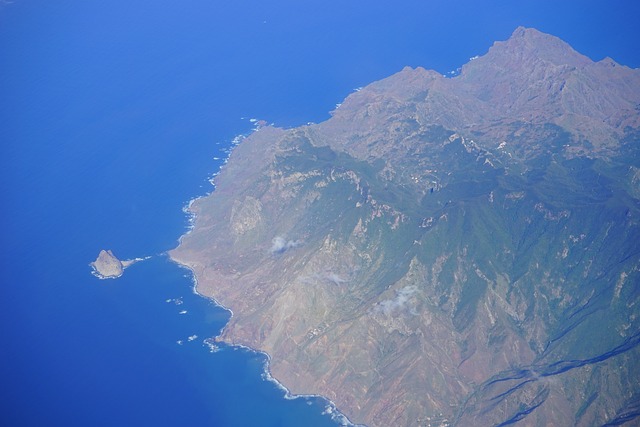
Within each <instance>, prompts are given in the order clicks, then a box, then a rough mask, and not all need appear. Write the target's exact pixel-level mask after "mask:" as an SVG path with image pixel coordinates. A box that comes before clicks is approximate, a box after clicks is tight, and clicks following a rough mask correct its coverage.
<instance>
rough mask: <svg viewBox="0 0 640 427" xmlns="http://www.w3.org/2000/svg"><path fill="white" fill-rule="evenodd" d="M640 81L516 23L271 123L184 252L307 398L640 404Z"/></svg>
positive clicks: (632, 407)
mask: <svg viewBox="0 0 640 427" xmlns="http://www.w3.org/2000/svg"><path fill="white" fill-rule="evenodd" d="M639 105H640V71H639V70H634V69H630V68H627V67H624V66H621V65H618V64H616V63H615V62H614V61H612V60H611V59H605V60H602V61H599V62H593V61H592V60H590V59H589V58H587V57H585V56H582V55H580V54H579V53H577V52H575V51H574V50H573V49H572V48H571V47H570V46H569V45H567V44H566V43H564V42H562V41H561V40H559V39H558V38H556V37H553V36H550V35H546V34H543V33H540V32H539V31H537V30H533V29H525V28H518V29H516V31H515V32H514V33H513V35H512V36H511V38H509V39H508V40H507V41H505V42H498V43H495V44H494V45H493V46H492V47H491V48H490V49H489V51H488V53H487V54H486V55H484V56H482V57H479V58H476V59H474V60H472V61H470V62H469V63H468V64H466V65H465V66H464V67H463V68H462V72H461V73H460V75H459V76H457V77H454V78H445V77H443V76H442V75H440V74H438V73H436V72H434V71H427V70H425V69H422V68H416V69H412V68H405V69H403V70H402V71H400V72H398V73H397V74H395V75H393V76H390V77H388V78H386V79H384V80H381V81H378V82H375V83H372V84H370V85H369V86H367V87H365V88H363V89H362V90H360V91H358V92H356V93H353V94H351V95H349V96H348V97H347V98H346V99H345V101H344V102H343V103H342V105H341V106H340V107H339V108H337V109H336V110H335V111H334V112H333V114H332V117H331V118H330V119H329V120H327V121H326V122H323V123H320V124H314V125H308V126H302V127H299V128H295V129H287V130H284V129H278V128H274V127H263V128H261V129H259V130H258V131H256V132H254V133H253V134H252V135H251V136H249V137H248V138H246V139H245V140H244V141H243V142H242V143H241V144H240V145H239V146H238V147H237V148H236V149H235V150H234V151H233V153H232V155H231V157H230V159H229V162H228V163H227V165H226V166H225V167H224V168H223V169H222V171H221V172H220V174H219V175H218V176H217V177H216V179H215V184H216V190H215V191H214V192H213V193H212V194H210V195H209V196H206V197H203V198H200V199H198V200H196V201H194V203H193V204H192V205H191V206H190V211H191V212H192V213H194V214H195V223H194V228H193V230H192V231H191V232H190V233H188V234H186V235H185V236H183V237H182V239H181V242H180V245H179V246H178V248H176V249H175V250H173V251H171V257H172V258H173V259H174V260H176V261H177V262H180V263H182V264H184V265H185V266H188V267H189V268H190V269H192V270H193V272H194V274H195V276H196V278H197V283H198V285H197V289H198V292H200V293H201V294H203V295H206V296H210V297H212V298H215V299H216V300H217V301H218V302H220V303H221V304H223V305H224V306H226V307H229V308H231V309H232V310H233V317H232V319H231V320H230V323H229V324H228V325H227V327H226V329H225V330H224V332H223V333H222V335H221V336H220V337H219V338H218V339H220V340H223V341H225V342H228V343H231V344H241V345H245V346H249V347H252V348H255V349H258V350H261V351H265V352H267V353H268V354H269V355H270V356H271V358H270V370H271V373H272V375H273V376H274V377H275V378H277V379H278V380H279V381H281V382H282V383H283V384H284V385H286V386H287V387H288V388H289V389H290V390H291V391H292V392H293V393H300V394H321V395H324V396H326V397H328V398H329V399H331V400H332V401H333V402H335V403H336V404H337V406H338V408H339V409H341V410H342V411H343V412H344V413H345V414H346V415H348V416H349V417H350V418H351V419H352V420H353V421H354V422H358V423H366V424H367V425H369V426H372V427H373V426H425V425H432V426H433V425H441V426H450V425H458V426H469V425H482V426H484V425H509V424H513V423H516V422H518V423H519V424H520V425H530V426H540V425H580V426H591V425H603V424H608V425H618V424H621V423H623V422H626V421H629V420H634V419H636V418H637V417H638V416H639V415H640V410H639V409H638V408H640V391H639V389H638V387H637V384H638V381H639V379H640V362H639V361H640V347H638V344H639V343H640V288H639V287H638V284H639V283H640V150H639V144H640V113H639Z"/></svg>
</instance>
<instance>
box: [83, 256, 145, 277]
mask: <svg viewBox="0 0 640 427" xmlns="http://www.w3.org/2000/svg"><path fill="white" fill-rule="evenodd" d="M145 259H146V258H134V259H128V260H124V261H120V260H119V259H118V258H116V256H115V255H114V254H113V252H112V251H111V250H104V249H103V250H101V251H100V253H99V254H98V258H97V259H96V260H95V261H93V262H92V263H90V264H89V265H90V266H91V268H92V269H93V271H92V273H93V275H94V276H96V277H98V278H100V279H116V278H118V277H120V276H122V274H123V273H124V270H125V268H127V267H129V266H131V265H133V264H135V263H136V262H139V261H144V260H145Z"/></svg>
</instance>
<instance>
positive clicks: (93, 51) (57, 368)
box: [0, 0, 637, 426]
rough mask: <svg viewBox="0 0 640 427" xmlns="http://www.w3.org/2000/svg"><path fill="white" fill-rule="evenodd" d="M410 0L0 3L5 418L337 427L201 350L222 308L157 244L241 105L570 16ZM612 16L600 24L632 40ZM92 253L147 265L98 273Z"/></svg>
mask: <svg viewBox="0 0 640 427" xmlns="http://www.w3.org/2000/svg"><path fill="white" fill-rule="evenodd" d="M410 3H411V4H409V5H407V7H408V9H407V8H403V7H396V6H395V5H392V6H393V7H386V6H385V7H381V6H379V5H372V4H371V3H370V2H360V1H355V2H348V3H345V2H338V1H323V2H318V3H315V4H314V3H310V4H307V3H305V5H304V6H303V5H302V3H300V2H294V1H283V2H278V4H277V5H273V4H267V3H264V4H259V5H257V4H253V3H252V2H246V1H238V2H231V3H229V2H228V3H224V4H222V3H221V2H212V1H195V2H188V4H186V3H184V2H173V3H166V4H163V5H159V4H158V2H156V1H150V0H149V1H147V0H142V1H137V2H130V1H120V0H114V1H110V2H87V1H67V2H52V1H49V0H32V1H28V2H27V1H23V2H20V1H16V2H13V3H5V2H2V3H0V70H1V71H0V191H1V193H0V195H1V199H0V200H1V202H2V203H1V206H0V220H1V221H2V222H1V223H2V232H1V233H0V272H1V283H0V285H1V286H2V297H1V298H0V325H1V326H0V424H2V425H8V426H43V425H47V426H57V425H65V426H87V425H91V426H114V425H119V426H128V425H136V426H137V425H157V426H174V425H198V426H200V425H209V426H299V425H305V426H331V425H335V423H334V422H333V421H331V419H330V417H328V416H323V415H321V413H322V412H323V411H324V409H325V402H323V401H321V400H318V399H295V400H287V399H285V398H284V392H283V391H282V390H281V389H279V388H278V387H277V386H276V385H275V384H274V383H272V382H268V381H264V380H263V379H262V373H263V366H264V363H265V356H264V355H260V354H256V353H253V352H250V351H247V350H243V349H229V348H225V349H223V350H222V351H219V352H215V353H211V352H210V351H209V348H208V347H207V346H206V345H204V344H203V339H204V338H206V337H208V336H212V335H215V334H216V333H217V332H218V331H219V330H220V328H222V327H223V325H224V324H225V322H226V320H227V318H228V315H229V314H228V312H226V311H224V310H222V309H220V308H217V307H215V306H214V305H213V304H212V303H211V302H209V301H207V300H205V299H203V298H200V297H198V296H196V295H194V294H193V292H192V280H191V278H190V277H189V274H188V272H186V271H185V270H184V269H181V268H179V267H178V266H176V265H175V264H173V263H171V262H170V261H168V259H167V258H166V256H164V255H162V254H163V253H164V252H165V251H167V250H169V249H171V248H173V247H174V246H175V245H176V244H177V240H178V238H179V236H180V235H181V234H183V233H184V232H185V231H186V230H187V218H186V217H185V214H184V213H183V212H182V210H181V209H182V207H183V206H184V205H185V204H186V203H187V201H188V200H189V199H191V198H193V197H197V196H200V195H202V194H204V193H206V192H208V191H210V190H211V187H210V184H209V183H208V182H207V177H208V176H209V175H210V174H211V173H213V172H215V171H216V170H217V168H218V167H219V165H220V162H221V160H214V157H218V158H224V157H225V155H226V151H228V148H229V144H230V141H231V140H232V139H233V137H234V136H235V135H237V134H240V133H246V132H248V131H249V130H250V127H251V125H250V123H249V122H248V120H247V119H244V120H242V119H241V117H245V118H249V117H257V118H261V119H266V120H267V121H269V122H275V123H276V124H278V125H281V126H285V127H288V126H294V125H299V124H302V123H306V122H308V121H316V122H318V121H321V120H324V119H326V118H327V117H328V113H327V112H328V110H331V109H332V108H333V106H334V105H335V104H336V103H338V102H341V101H342V99H343V97H344V96H345V95H347V94H348V93H349V92H350V91H351V90H352V89H354V88H356V87H359V86H363V85H365V84H367V83H369V82H371V81H373V80H376V79H379V78H382V77H385V76H387V75H389V74H391V73H393V72H396V71H398V70H400V69H401V68H402V67H403V66H405V65H413V66H416V65H426V66H428V67H431V68H435V69H438V70H439V71H441V72H446V71H447V70H451V69H455V68H456V67H458V66H460V65H461V64H462V63H464V62H466V60H467V58H469V57H471V56H473V55H476V54H481V53H482V52H484V51H486V49H487V48H488V46H490V44H491V43H492V42H493V41H494V40H497V39H505V38H506V37H508V35H509V34H510V33H511V31H513V29H514V28H515V26H516V25H520V24H524V25H533V26H538V27H539V28H540V29H541V30H543V31H544V30H546V31H551V32H555V33H556V34H558V35H560V36H563V37H565V36H566V34H562V33H561V32H559V31H554V29H562V30H563V31H564V30H566V29H567V28H570V26H569V25H568V23H567V14H566V13H562V12H563V11H562V10H556V11H555V13H554V14H548V13H547V14H545V12H544V8H542V7H541V6H540V2H539V1H536V2H533V1H532V2H528V3H527V2H525V3H527V4H529V3H530V5H529V6H526V5H522V4H520V3H519V4H518V5H517V9H518V10H524V11H525V12H523V13H529V14H530V16H529V18H527V19H521V18H522V17H521V16H520V17H519V16H518V14H519V13H520V12H517V11H515V8H516V6H513V8H514V9H513V10H510V9H509V7H510V6H509V7H508V6H506V5H504V4H500V5H499V6H500V9H499V10H500V11H501V15H500V16H497V17H496V16H494V12H495V7H494V8H493V10H492V6H490V5H486V4H485V3H483V7H484V9H482V10H480V9H479V6H477V5H475V3H476V2H469V4H468V5H467V6H468V7H466V8H460V7H459V5H457V4H453V5H452V6H451V7H449V6H447V7H444V6H442V7H440V6H438V7H439V8H433V7H431V6H430V4H431V3H430V2H410ZM543 3H544V2H543ZM555 3H557V2H554V5H555ZM381 4H382V3H381ZM603 4H604V3H603ZM494 6H495V5H494ZM525 6H526V7H525ZM527 7H528V8H527ZM554 7H560V6H554ZM505 8H506V9H505ZM582 9H584V10H587V9H588V8H582ZM582 9H581V10H582ZM614 9H615V8H607V9H606V10H607V11H608V12H607V13H603V14H600V15H599V16H598V19H602V20H605V21H606V20H607V19H609V20H612V22H613V21H615V23H616V31H617V32H616V34H618V36H617V37H621V36H620V34H627V35H628V34H630V33H629V31H631V32H633V31H635V32H636V33H637V26H636V24H635V21H634V20H633V19H632V17H633V16H636V15H637V14H633V13H627V14H626V15H627V16H628V17H629V18H628V19H627V20H624V19H622V18H620V17H618V18H620V19H617V18H616V12H615V11H614ZM408 11H410V13H408ZM532 11H536V12H535V13H534V12H532ZM537 11H539V12H537ZM553 16H558V17H561V20H560V18H558V22H556V21H555V20H554V19H552V17H553ZM576 16H577V17H578V18H580V16H581V15H579V14H578V15H576ZM454 17H455V20H453V18H454ZM498 18H499V19H498ZM583 18H584V17H583ZM614 18H616V19H614ZM454 21H455V24H456V28H464V29H465V31H451V26H452V22H454ZM627 21H629V22H627ZM589 22H592V21H589ZM488 23H491V25H488ZM540 23H543V24H544V23H546V28H545V26H544V25H542V26H541V25H539V24H540ZM554 26H555V27H554ZM601 27H602V28H606V25H604V24H603V25H602V26H598V25H591V27H590V28H601ZM488 28H490V29H491V30H490V31H489V30H487V29H488ZM625 28H627V30H625ZM629 28H632V30H629ZM567 31H569V35H570V34H571V31H570V30H567ZM624 31H627V32H626V33H624ZM470 33H473V37H470V35H469V34H470ZM574 33H575V34H580V31H575V32H574ZM445 34H446V44H444V43H443V42H442V40H443V37H444V36H443V35H445ZM589 34H590V35H592V34H594V32H593V31H590V32H589ZM628 38H629V39H632V40H636V39H637V37H635V38H634V37H628ZM569 41H570V42H576V40H575V39H574V40H571V39H569ZM577 41H578V43H576V47H577V48H579V49H580V50H583V51H584V49H583V48H584V46H585V43H583V44H582V45H580V43H579V42H580V39H579V38H578V40H577ZM587 45H588V44H587ZM627 45H628V44H625V43H617V44H615V46H618V48H619V51H618V52H619V55H622V54H624V52H625V50H624V48H625V46H627ZM445 47H446V48H445ZM595 47H596V53H595V55H596V56H597V55H599V51H598V50H597V48H598V46H595ZM627 47H628V46H627ZM603 51H604V50H603ZM586 53H589V52H586ZM606 53H607V54H610V55H611V56H613V57H614V58H615V59H622V62H623V63H625V61H624V58H619V55H616V52H612V51H611V50H607V51H606ZM601 56H603V55H601ZM629 65H635V66H637V64H629ZM102 248H108V249H112V250H113V251H114V252H115V253H116V255H117V256H118V257H120V258H122V259H127V258H133V257H140V256H152V258H151V259H150V260H148V261H145V262H143V263H140V264H137V265H134V266H132V267H131V268H130V269H128V270H127V271H126V273H125V275H124V276H123V277H121V278H120V279H118V280H107V281H100V280H98V279H96V278H95V277H93V276H92V275H91V274H90V268H89V266H88V263H89V262H90V261H92V260H93V259H95V257H96V256H97V254H98V252H99V250H100V249H102ZM176 299H179V300H180V301H182V304H180V305H176V304H175V301H176ZM167 300H169V302H167ZM183 310H186V312H187V313H185V314H180V312H181V311H183ZM193 335H197V338H195V339H193V340H192V341H189V340H188V337H189V336H193ZM179 340H181V341H182V342H183V344H182V345H180V344H178V341H179Z"/></svg>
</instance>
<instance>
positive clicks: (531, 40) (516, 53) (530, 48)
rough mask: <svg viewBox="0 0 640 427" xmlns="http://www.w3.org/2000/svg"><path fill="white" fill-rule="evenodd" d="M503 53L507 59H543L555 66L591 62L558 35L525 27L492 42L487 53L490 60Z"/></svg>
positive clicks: (578, 64)
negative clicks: (501, 39) (506, 38)
mask: <svg viewBox="0 0 640 427" xmlns="http://www.w3.org/2000/svg"><path fill="white" fill-rule="evenodd" d="M504 55H506V56H507V58H508V59H520V60H522V61H523V62H525V63H527V62H531V61H544V62H547V63H550V64H553V65H556V66H560V65H568V66H574V67H579V66H583V65H587V64H589V63H591V62H592V61H591V59H589V58H587V57H586V56H584V55H582V54H580V53H578V52H576V51H575V50H574V49H573V48H572V47H571V46H570V45H569V44H568V43H566V42H564V41H562V40H561V39H559V38H558V37H555V36H552V35H550V34H546V33H543V32H541V31H538V30H536V29H535V28H526V27H518V28H516V29H515V31H514V32H513V33H512V34H511V37H509V39H508V40H506V41H504V42H496V43H494V45H493V46H492V47H491V49H489V53H488V54H487V56H491V60H495V59H497V58H496V56H497V57H502V56H504Z"/></svg>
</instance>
